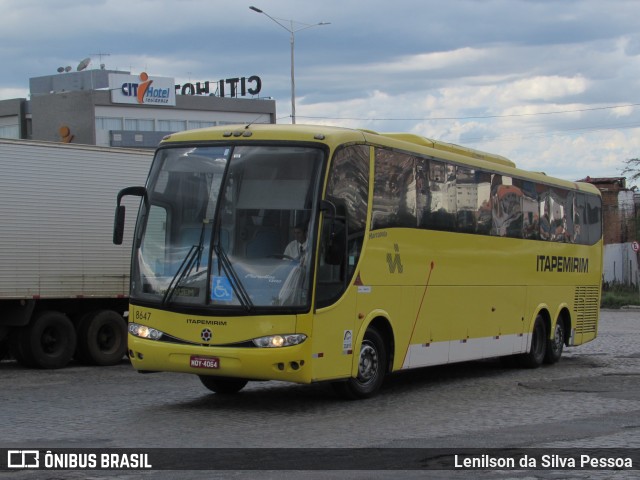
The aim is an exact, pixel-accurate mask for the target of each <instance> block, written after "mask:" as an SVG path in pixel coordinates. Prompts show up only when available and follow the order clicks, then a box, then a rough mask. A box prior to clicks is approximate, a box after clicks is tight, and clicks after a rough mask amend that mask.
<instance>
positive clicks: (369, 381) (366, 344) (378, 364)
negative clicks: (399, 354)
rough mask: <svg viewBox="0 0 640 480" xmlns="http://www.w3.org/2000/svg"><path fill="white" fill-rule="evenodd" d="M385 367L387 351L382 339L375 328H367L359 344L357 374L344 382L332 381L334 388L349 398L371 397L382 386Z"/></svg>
mask: <svg viewBox="0 0 640 480" xmlns="http://www.w3.org/2000/svg"><path fill="white" fill-rule="evenodd" d="M386 368H387V351H386V348H385V344H384V339H383V338H382V336H381V335H380V334H379V333H378V331H377V330H376V329H375V328H369V329H368V330H367V331H366V332H365V334H364V339H363V340H362V344H361V345H360V354H359V357H358V374H357V376H356V377H355V378H350V379H348V380H347V381H346V382H336V383H334V384H333V385H334V388H335V389H336V391H337V392H338V393H339V394H341V395H342V396H344V397H346V398H349V399H361V398H369V397H372V396H373V395H375V394H376V393H377V392H378V390H380V387H381V386H382V382H383V381H384V376H385V372H386Z"/></svg>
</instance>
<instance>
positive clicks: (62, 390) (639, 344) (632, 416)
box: [0, 310, 640, 480]
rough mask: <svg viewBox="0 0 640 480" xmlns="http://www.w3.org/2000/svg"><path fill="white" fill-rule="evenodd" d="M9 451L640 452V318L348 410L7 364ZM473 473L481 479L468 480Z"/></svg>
mask: <svg viewBox="0 0 640 480" xmlns="http://www.w3.org/2000/svg"><path fill="white" fill-rule="evenodd" d="M0 401H1V402H2V410H1V411H0V412H1V413H0V448H20V447H21V448H35V447H37V448H87V447H91V448H97V449H104V448H117V447H128V448H136V449H138V448H157V447H163V448H164V447H166V448H171V447H188V448H220V447H232V448H235V447H256V448H266V447H278V448H291V447H308V448H311V447H313V448H321V447H351V448H356V447H363V448H388V447H394V448H452V449H462V448H473V447H478V448H487V447H492V448H500V449H509V448H511V449H513V448H524V447H527V448H529V447H533V448H540V449H543V450H545V449H548V450H549V451H550V452H551V453H552V452H553V451H554V449H556V448H578V449H587V448H603V447H616V448H617V447H631V448H637V449H640V311H638V310H635V311H634V310H621V311H603V312H602V315H601V322H600V332H599V335H598V338H597V339H596V340H595V341H593V342H591V343H589V344H587V345H583V346H580V347H576V348H571V349H565V353H564V354H563V358H562V359H561V361H560V363H558V364H557V365H554V366H545V367H542V368H540V369H536V370H520V369H511V368H506V367H504V366H502V365H501V364H500V362H498V361H484V362H471V363H465V364H458V365H452V366H446V367H436V368H428V369H422V370H419V371H412V372H408V373H403V374H399V375H395V376H393V377H391V378H390V379H388V381H387V383H386V385H385V386H384V388H383V390H382V392H381V394H380V395H378V396H377V397H375V398H373V399H369V400H366V401H356V402H346V401H343V400H341V399H339V398H338V397H336V396H335V395H334V393H333V391H332V390H331V389H330V388H328V387H326V386H324V385H312V386H298V385H292V384H286V383H280V382H264V383H253V384H252V383H250V384H249V385H248V386H247V387H246V388H245V390H243V392H242V393H240V394H239V395H237V396H232V397H226V396H217V395H215V394H213V393H210V392H209V391H208V390H206V389H205V388H204V387H203V386H201V384H200V382H199V381H198V379H197V378H196V377H192V376H188V375H179V374H169V373H159V374H151V375H140V374H138V373H135V372H134V371H133V369H132V368H131V367H130V365H129V364H128V363H126V362H123V363H122V364H121V365H118V366H115V367H104V368H89V367H83V366H76V365H72V366H70V367H68V368H66V369H63V370H56V371H42V370H28V369H24V368H22V367H20V366H18V365H17V364H15V363H14V362H9V361H4V362H2V363H0ZM469 473H473V475H468V474H469ZM635 473H638V470H636V472H628V471H626V472H625V471H617V472H616V471H611V470H610V471H607V472H598V471H572V472H567V471H564V472H562V471H553V470H547V471H538V470H536V471H531V470H530V471H524V472H523V471H521V472H513V471H489V472H484V473H483V472H478V471H476V472H452V471H448V472H445V471H435V472H434V471H429V472H425V471H413V472H402V475H400V476H398V475H397V473H394V472H354V471H351V472H347V473H345V472H311V473H308V472H307V473H305V475H304V478H323V479H325V478H326V479H334V478H345V477H346V478H363V479H364V478H452V477H454V476H456V478H457V477H460V478H462V477H463V476H466V475H468V478H480V477H482V478H501V479H503V478H504V479H506V478H636V477H637V475H635ZM7 475H9V474H8V473H4V474H3V473H0V478H12V479H13V478H17V479H22V478H25V479H26V478H48V479H61V478H73V479H76V478H78V479H79V478H92V479H100V478H109V479H113V478H122V479H127V480H128V479H133V478H184V479H188V478H229V477H233V478H263V479H269V478H274V479H275V478H277V479H280V480H283V479H289V478H291V479H293V478H300V476H301V475H300V473H299V472H295V471H293V472H292V471H288V472H287V471H285V472H260V473H259V474H258V473H256V472H228V471H227V472H190V473H188V472H183V473H180V474H178V473H176V472H162V473H161V474H158V473H157V472H156V473H153V472H133V473H132V472H124V471H121V472H115V471H91V472H78V471H75V472H53V471H51V472H28V471H22V472H11V475H10V476H7Z"/></svg>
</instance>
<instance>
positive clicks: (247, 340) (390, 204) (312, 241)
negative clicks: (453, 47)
mask: <svg viewBox="0 0 640 480" xmlns="http://www.w3.org/2000/svg"><path fill="white" fill-rule="evenodd" d="M126 195H138V196H140V197H142V200H141V206H140V210H139V214H138V219H137V226H136V231H135V235H134V239H133V254H132V269H131V291H130V311H129V329H128V332H129V356H130V358H131V362H132V364H133V366H134V367H135V368H136V369H137V370H140V371H144V372H153V371H170V372H183V373H190V374H194V375H197V376H199V378H200V380H201V381H202V383H203V384H204V386H205V387H207V388H208V389H210V390H212V391H214V392H217V393H235V392H238V391H239V390H241V389H242V388H243V387H244V386H245V385H246V384H247V382H248V381H252V380H281V381H288V382H296V383H303V384H308V383H313V382H325V381H327V382H332V384H333V385H334V386H335V387H336V389H337V390H338V391H339V392H340V393H342V394H344V395H345V396H346V397H349V398H365V397H369V396H372V395H374V394H375V393H376V392H377V391H378V390H379V388H380V386H381V384H382V382H383V380H384V378H385V375H387V374H389V373H391V372H397V371H400V370H405V369H410V368H417V367H425V366H430V365H441V364H446V363H452V362H462V361H468V360H476V359H485V358H492V357H511V358H513V359H516V360H517V361H518V363H520V364H522V365H523V366H525V367H537V366H539V365H541V364H543V363H554V362H557V361H558V360H559V358H560V356H561V354H562V351H563V347H564V346H573V345H579V344H582V343H585V342H588V341H590V340H593V339H594V338H595V337H596V333H597V327H598V315H599V301H600V282H601V272H602V223H601V217H602V206H601V205H602V203H601V197H600V195H599V192H598V190H597V189H596V188H595V187H593V186H592V185H589V184H585V183H573V182H568V181H563V180H559V179H555V178H551V177H548V176H546V175H545V174H543V173H532V172H527V171H523V170H520V169H517V168H516V167H515V165H514V163H513V162H511V161H509V160H508V159H506V158H504V157H501V156H499V155H492V154H489V153H485V152H481V151H478V150H473V149H469V148H465V147H461V146H457V145H453V144H448V143H443V142H439V141H434V140H430V139H427V138H424V137H420V136H416V135H412V134H399V133H390V134H383V133H376V132H372V131H368V130H352V129H343V128H335V127H325V126H307V125H246V126H232V127H230V126H226V127H213V128H209V129H202V130H193V131H187V132H181V133H176V134H173V135H170V136H169V137H167V138H165V139H164V140H163V141H162V143H161V144H160V146H159V148H158V150H157V152H156V155H155V159H154V162H153V165H152V168H151V171H150V173H149V178H148V180H147V184H146V186H144V187H129V188H127V189H124V190H122V191H121V192H120V193H119V194H118V201H117V203H118V205H117V208H116V221H115V227H114V242H116V243H118V242H122V233H121V232H122V227H123V224H124V206H122V205H121V199H122V197H124V196H126Z"/></svg>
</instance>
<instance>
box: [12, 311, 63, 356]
mask: <svg viewBox="0 0 640 480" xmlns="http://www.w3.org/2000/svg"><path fill="white" fill-rule="evenodd" d="M75 348H76V332H75V330H74V329H73V324H72V323H71V320H69V318H68V317H67V316H66V315H64V314H63V313H60V312H54V311H45V312H41V313H40V314H39V315H38V316H37V317H36V318H35V319H34V320H33V321H32V322H31V324H30V325H29V326H27V327H24V328H21V329H20V330H19V332H18V335H17V345H16V349H15V352H16V359H17V360H18V361H19V362H20V363H22V364H23V365H26V366H29V367H38V368H51V369H52V368H62V367H64V366H65V365H67V363H69V361H70V360H71V357H72V356H73V352H74V350H75Z"/></svg>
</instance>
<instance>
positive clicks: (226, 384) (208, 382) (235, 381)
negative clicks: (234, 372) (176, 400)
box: [198, 375, 249, 395]
mask: <svg viewBox="0 0 640 480" xmlns="http://www.w3.org/2000/svg"><path fill="white" fill-rule="evenodd" d="M198 377H199V378H200V381H201V382H202V384H203V385H204V386H205V387H207V388H208V389H209V390H211V391H212V392H215V393H218V394H221V395H232V394H234V393H238V392H239V391H240V390H242V389H243V388H244V387H245V386H246V385H247V383H249V381H248V380H245V379H243V378H228V377H211V376H208V375H198Z"/></svg>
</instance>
